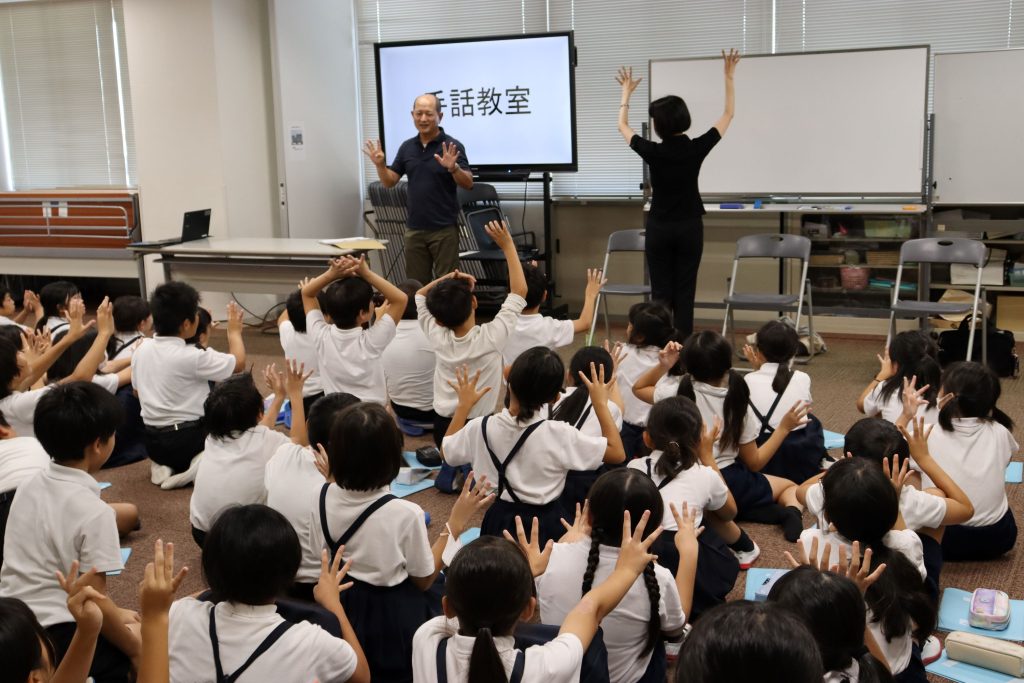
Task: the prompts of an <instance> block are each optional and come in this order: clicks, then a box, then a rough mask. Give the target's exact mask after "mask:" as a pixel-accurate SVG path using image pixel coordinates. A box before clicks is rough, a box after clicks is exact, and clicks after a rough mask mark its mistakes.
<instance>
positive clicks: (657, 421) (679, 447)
mask: <svg viewBox="0 0 1024 683" xmlns="http://www.w3.org/2000/svg"><path fill="white" fill-rule="evenodd" d="M703 428H704V422H703V420H702V419H701V416H700V411H699V410H697V404H696V403H694V402H693V401H692V400H690V399H688V398H686V397H685V396H669V397H668V398H663V399H662V400H660V401H658V402H657V403H655V404H654V407H653V408H651V412H650V414H649V415H648V416H647V427H646V431H647V435H648V436H649V437H651V443H652V444H653V445H654V447H655V448H656V449H657V450H659V451H661V458H659V459H658V464H657V465H655V466H654V470H655V471H656V472H657V473H658V474H660V475H661V476H662V477H664V478H665V479H672V478H673V477H675V476H676V475H677V474H679V473H680V472H682V471H683V470H688V469H690V468H691V467H693V466H694V465H695V464H696V463H697V461H698V459H699V448H700V437H701V430H702V429H703Z"/></svg>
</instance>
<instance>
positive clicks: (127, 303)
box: [114, 295, 149, 332]
mask: <svg viewBox="0 0 1024 683" xmlns="http://www.w3.org/2000/svg"><path fill="white" fill-rule="evenodd" d="M148 317H149V302H148V301H146V300H145V299H143V298H142V297H141V296H131V295H125V296H119V297H117V298H116V299H114V329H115V330H117V331H118V332H135V331H137V330H138V329H139V325H141V324H142V323H143V321H144V320H145V319H146V318H148Z"/></svg>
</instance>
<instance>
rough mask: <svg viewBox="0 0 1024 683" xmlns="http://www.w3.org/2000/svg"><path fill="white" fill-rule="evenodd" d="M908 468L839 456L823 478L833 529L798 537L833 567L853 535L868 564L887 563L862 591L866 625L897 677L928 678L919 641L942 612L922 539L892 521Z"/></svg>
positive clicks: (814, 556) (812, 554)
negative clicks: (932, 588)
mask: <svg viewBox="0 0 1024 683" xmlns="http://www.w3.org/2000/svg"><path fill="white" fill-rule="evenodd" d="M907 472H908V469H907V462H904V463H903V466H902V468H901V467H899V466H898V464H896V463H894V465H893V466H892V468H891V469H889V468H882V469H880V468H879V467H878V466H877V465H876V464H874V463H872V462H869V461H868V460H867V459H865V458H845V459H843V460H840V461H838V462H837V463H836V464H835V465H833V466H832V467H831V468H829V470H828V471H827V472H826V473H825V476H824V477H823V478H822V480H821V483H822V492H823V494H824V506H825V507H824V516H825V520H826V521H827V522H828V524H829V527H828V528H829V529H830V530H829V531H827V532H823V531H822V530H821V529H808V530H806V531H804V532H803V534H801V536H800V541H801V543H802V544H803V547H804V552H805V553H806V554H807V556H808V557H810V558H811V559H812V561H818V562H827V563H828V566H834V565H837V564H839V562H840V558H841V557H843V555H842V554H841V548H842V549H843V551H842V552H846V551H850V550H851V546H852V545H853V543H854V542H857V544H858V545H859V548H856V547H854V548H852V551H853V552H855V553H856V552H858V550H863V552H864V560H863V563H862V564H863V565H866V567H867V571H869V572H872V573H873V572H875V571H877V570H878V568H879V567H881V566H882V565H885V569H884V570H883V571H882V572H881V573H880V575H879V576H878V578H877V580H876V581H874V583H872V584H871V585H870V586H869V587H868V588H867V590H866V591H865V592H864V600H865V602H866V604H867V609H868V614H867V618H868V629H869V630H870V631H871V635H872V637H873V638H874V639H875V642H876V643H877V644H878V646H879V648H880V649H881V652H882V654H883V655H884V657H885V660H886V662H887V664H888V667H889V670H890V671H891V672H892V674H893V676H894V677H895V680H896V681H899V682H900V683H907V682H909V681H915V682H916V681H920V682H921V683H924V681H926V680H927V679H926V676H925V672H924V664H923V662H922V661H921V644H923V643H924V642H925V640H926V639H927V638H928V636H929V635H930V634H931V632H932V631H933V630H934V628H935V624H936V619H937V615H936V611H935V602H934V600H933V599H932V597H931V596H930V595H929V593H928V591H927V588H926V586H925V577H926V576H927V571H926V569H925V565H924V551H923V548H922V545H921V538H920V537H919V536H918V535H917V534H916V533H915V532H913V531H910V530H909V529H903V528H901V529H895V528H894V527H895V526H896V523H897V520H898V518H899V499H900V491H899V490H900V489H902V487H903V484H904V482H905V481H906V477H907ZM900 526H902V525H900ZM833 529H834V531H833ZM826 552H828V557H825V553H826Z"/></svg>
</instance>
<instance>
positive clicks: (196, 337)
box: [185, 306, 213, 350]
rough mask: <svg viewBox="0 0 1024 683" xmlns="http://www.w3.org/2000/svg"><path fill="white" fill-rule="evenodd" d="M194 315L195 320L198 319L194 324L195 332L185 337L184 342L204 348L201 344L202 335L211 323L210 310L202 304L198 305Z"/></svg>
mask: <svg viewBox="0 0 1024 683" xmlns="http://www.w3.org/2000/svg"><path fill="white" fill-rule="evenodd" d="M196 315H197V316H198V317H197V318H196V320H198V323H197V324H196V333H195V334H193V335H192V336H191V337H189V338H188V339H186V340H185V343H186V344H192V345H193V346H195V347H197V348H200V349H203V350H206V347H205V346H203V344H202V337H203V335H204V334H206V333H207V332H208V331H209V330H210V326H211V325H213V316H212V315H210V312H209V311H208V310H206V309H205V308H203V307H202V306H200V307H199V311H198V313H196Z"/></svg>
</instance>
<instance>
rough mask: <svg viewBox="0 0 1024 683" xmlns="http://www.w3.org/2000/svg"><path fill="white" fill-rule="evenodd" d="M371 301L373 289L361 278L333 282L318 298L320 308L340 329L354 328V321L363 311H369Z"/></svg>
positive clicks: (348, 278)
mask: <svg viewBox="0 0 1024 683" xmlns="http://www.w3.org/2000/svg"><path fill="white" fill-rule="evenodd" d="M372 301H373V287H371V286H370V283H369V282H367V281H366V280H364V279H363V278H361V277H347V278H345V279H344V280H335V281H334V282H332V283H331V284H330V286H329V287H327V289H325V290H323V292H322V293H321V296H320V307H321V308H322V309H323V310H324V313H326V314H327V315H329V316H331V320H332V321H334V324H335V325H336V326H338V327H340V328H342V329H351V328H353V327H355V326H356V320H358V319H359V314H360V313H362V312H363V311H368V310H370V304H371V303H372Z"/></svg>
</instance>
